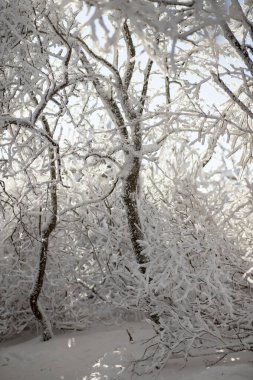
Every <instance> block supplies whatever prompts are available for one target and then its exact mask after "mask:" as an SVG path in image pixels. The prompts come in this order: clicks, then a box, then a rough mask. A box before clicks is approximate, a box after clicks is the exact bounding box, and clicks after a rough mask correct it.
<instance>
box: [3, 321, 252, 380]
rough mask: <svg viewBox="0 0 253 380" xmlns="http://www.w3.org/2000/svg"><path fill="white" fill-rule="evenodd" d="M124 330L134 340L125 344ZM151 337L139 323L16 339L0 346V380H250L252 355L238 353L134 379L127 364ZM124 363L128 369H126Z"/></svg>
mask: <svg viewBox="0 0 253 380" xmlns="http://www.w3.org/2000/svg"><path fill="white" fill-rule="evenodd" d="M127 329H128V330H129V331H130V333H131V334H132V336H133V338H134V343H132V344H131V343H130V342H129V337H128V334H127ZM152 335H153V332H152V330H151V328H150V326H149V325H148V324H146V323H144V322H131V323H130V322H128V323H124V324H123V325H121V326H104V325H100V326H95V327H91V328H89V329H87V330H86V331H82V332H80V331H79V332H73V331H68V332H64V333H60V334H59V333H58V334H57V335H56V336H55V338H54V339H53V340H50V341H48V342H42V341H41V340H40V338H39V337H36V338H31V337H29V336H27V335H26V336H25V335H23V336H21V337H19V338H16V339H12V340H9V341H7V342H4V343H2V344H1V345H0V379H1V380H113V379H118V380H137V379H142V380H155V379H157V380H253V353H252V352H239V353H236V354H231V355H230V356H227V357H226V358H225V359H224V360H223V361H220V362H219V363H218V364H216V365H214V366H211V367H208V362H210V361H215V359H216V358H217V356H212V357H202V358H192V359H190V360H189V361H188V362H187V363H186V365H185V363H184V361H183V360H182V359H171V360H170V361H169V363H168V366H167V367H166V368H164V369H163V371H162V372H161V373H160V374H151V375H143V376H141V377H140V376H135V375H133V374H132V373H131V371H130V366H129V361H131V360H133V359H137V358H139V357H140V355H141V354H142V352H143V350H144V347H145V345H144V342H145V340H146V339H147V338H150V337H151V336H152ZM127 363H128V364H127Z"/></svg>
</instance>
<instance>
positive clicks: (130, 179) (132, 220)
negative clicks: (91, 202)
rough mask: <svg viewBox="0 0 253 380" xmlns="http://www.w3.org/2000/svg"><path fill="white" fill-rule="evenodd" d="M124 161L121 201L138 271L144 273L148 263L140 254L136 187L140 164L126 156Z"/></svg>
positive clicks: (137, 159)
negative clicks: (125, 169) (124, 174)
mask: <svg viewBox="0 0 253 380" xmlns="http://www.w3.org/2000/svg"><path fill="white" fill-rule="evenodd" d="M126 161H127V162H126V165H127V166H128V168H127V174H126V177H125V178H124V182H123V201H124V206H125V210H126V215H127V222H128V228H129V233H130V239H131V243H132V247H133V251H134V255H135V257H136V260H137V262H138V264H139V265H140V271H141V272H142V273H145V271H146V267H145V264H146V263H147V262H148V258H147V257H146V256H145V255H144V254H143V253H142V250H143V248H142V245H141V241H143V240H144V236H143V232H142V227H141V221H140V216H139V210H138V204H137V187H138V180H139V175H140V164H141V163H140V159H139V158H138V157H129V156H128V157H127V158H126Z"/></svg>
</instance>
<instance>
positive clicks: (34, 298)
mask: <svg viewBox="0 0 253 380" xmlns="http://www.w3.org/2000/svg"><path fill="white" fill-rule="evenodd" d="M42 122H43V125H44V128H45V130H46V132H47V134H48V135H49V136H50V137H52V135H51V131H50V128H49V125H48V122H47V119H46V118H45V117H42ZM56 154H57V153H55V151H54V148H53V147H52V146H49V148H48V156H49V160H50V180H51V183H50V188H49V192H50V201H51V210H50V216H49V220H48V221H47V222H46V224H45V226H44V227H43V228H42V231H41V242H40V248H39V257H40V259H39V268H38V272H37V275H36V279H35V282H34V285H33V289H32V291H31V294H30V306H31V309H32V312H33V314H34V316H35V318H36V319H37V321H38V323H39V325H40V326H41V329H42V339H43V341H47V340H49V339H51V338H52V337H53V333H52V329H51V325H50V322H49V321H48V320H47V318H46V316H45V314H44V312H43V310H42V308H41V306H40V305H39V302H38V299H39V296H40V293H41V290H42V287H43V282H44V276H45V271H46V264H47V256H48V242H49V237H50V235H51V233H52V232H53V231H54V229H55V227H56V223H57V184H56V179H57V173H56V161H57V157H56Z"/></svg>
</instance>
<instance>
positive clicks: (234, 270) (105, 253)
mask: <svg viewBox="0 0 253 380" xmlns="http://www.w3.org/2000/svg"><path fill="white" fill-rule="evenodd" d="M82 4H85V3H84V2H83V3H81V2H75V1H67V2H60V1H59V2H53V1H46V0H45V1H43V2H41V1H40V2H36V1H32V0H29V1H28V0H27V1H26V2H22V3H21V2H15V1H8V2H6V4H5V5H3V6H2V13H1V17H2V19H3V25H4V26H5V29H3V31H2V30H1V34H0V35H1V39H2V40H3V41H4V45H3V46H7V47H8V49H6V51H5V50H4V52H3V63H1V85H2V91H1V94H2V98H1V111H2V115H1V117H0V126H1V137H2V140H1V172H2V176H3V180H2V182H1V184H2V185H1V186H2V189H3V195H2V196H1V205H2V208H1V209H2V212H3V214H4V215H6V216H5V218H6V222H4V223H3V229H4V231H6V232H8V239H7V240H8V244H9V246H8V247H7V243H5V245H4V247H5V250H6V251H7V253H6V254H5V256H4V257H5V263H6V266H7V267H8V268H11V264H10V263H11V261H12V258H13V257H15V254H17V252H18V254H17V256H18V260H19V264H20V268H21V269H20V271H19V276H21V277H22V276H23V277H24V278H25V277H26V278H27V277H29V276H30V277H31V267H32V269H34V265H35V263H34V261H35V255H31V256H32V259H31V258H30V259H31V261H29V260H28V261H27V262H26V264H27V263H28V262H29V263H30V262H31V263H32V264H31V265H30V269H29V265H23V262H22V260H20V257H19V254H20V253H21V252H22V254H24V253H25V255H27V253H28V252H29V254H30V253H31V252H32V253H35V252H37V259H39V268H38V271H37V272H36V275H35V276H34V275H33V277H35V283H34V286H33V288H32V293H31V295H30V304H31V308H32V311H33V313H34V315H35V317H36V318H37V320H38V321H39V323H40V325H41V327H42V333H43V339H44V340H47V339H49V338H50V337H51V332H50V326H49V322H47V319H46V316H45V314H46V313H45V314H44V313H43V312H42V308H41V306H40V304H39V302H38V300H39V297H40V299H41V300H43V304H44V305H45V307H44V309H47V310H46V311H47V313H48V314H49V316H50V319H51V321H52V324H53V326H59V325H61V326H68V327H75V326H76V325H77V324H78V323H79V324H78V326H80V324H81V326H83V325H84V324H85V323H84V316H83V313H82V311H81V310H82V306H81V305H82V304H83V302H85V305H87V307H88V312H89V313H90V314H91V313H92V312H91V309H92V307H94V309H95V310H96V311H99V310H100V309H99V308H100V305H101V303H103V304H107V305H108V304H109V305H110V307H111V308H113V307H121V308H122V307H123V308H124V309H127V310H141V311H143V312H144V313H145V314H146V315H147V316H148V317H149V318H151V320H152V321H153V324H154V328H155V330H156V332H157V335H156V338H155V341H154V345H152V347H150V350H152V349H153V348H154V349H155V352H153V351H151V352H152V355H151V356H152V358H153V362H152V363H151V365H152V366H153V367H155V366H157V365H158V366H161V365H164V364H165V363H166V360H167V359H168V357H169V356H170V355H171V354H172V353H175V352H184V353H185V355H186V356H187V355H188V354H191V353H192V352H193V350H194V349H199V347H201V346H202V345H204V346H205V347H209V348H210V347H216V346H217V345H218V346H221V347H223V348H224V349H227V348H231V349H232V348H233V349H244V348H245V347H246V346H245V345H246V344H247V345H249V347H251V346H252V341H251V340H250V336H249V335H250V333H251V331H252V321H251V319H250V318H249V315H251V314H252V310H251V306H250V302H249V299H250V284H249V281H248V282H247V279H249V276H250V272H249V271H248V262H247V261H245V260H243V259H242V256H243V255H244V253H245V252H246V251H247V250H248V249H249V245H248V244H249V242H251V237H250V234H249V233H248V232H247V237H246V238H245V236H243V233H242V231H243V230H244V231H248V229H245V228H244V227H243V225H240V226H238V213H237V211H238V210H240V212H241V214H240V219H241V218H242V216H243V215H245V214H244V213H246V214H247V213H249V212H251V207H250V203H249V202H247V204H243V203H241V200H240V199H238V198H237V197H234V198H233V197H232V196H231V194H230V193H231V191H232V190H231V189H233V191H234V189H237V188H238V185H239V182H238V181H237V180H236V184H234V183H233V180H231V178H229V176H227V175H224V173H225V171H226V170H225V168H224V165H225V164H227V161H228V159H224V152H225V151H228V152H229V154H230V155H232V156H233V154H234V153H235V151H236V150H237V151H238V150H240V149H241V146H243V145H244V146H245V152H244V153H243V155H242V160H241V164H242V167H243V168H246V167H247V165H249V163H250V160H251V148H250V147H251V145H250V143H249V134H251V124H250V123H251V122H250V121H249V119H250V118H251V110H250V99H251V92H250V91H251V77H252V73H251V53H250V51H251V48H250V46H251V42H252V41H251V20H250V14H249V10H250V9H251V8H250V5H249V4H248V3H246V2H245V3H243V4H241V3H238V2H235V3H232V5H227V3H226V2H223V1H211V2H205V1H164V0H163V1H151V0H141V1H138V2H133V1H129V2H127V3H126V2H125V1H122V2H119V1H117V2H115V1H113V0H108V1H103V2H101V1H95V0H94V1H89V3H88V4H87V7H92V8H93V14H92V15H91V16H90V18H89V16H87V17H86V18H85V15H84V10H85V8H84V9H83V8H82ZM126 5H127V6H126ZM6 20H7V21H6ZM97 21H98V22H99V25H100V26H97V25H98V23H97ZM234 22H240V27H239V28H237V30H236V31H233V30H234ZM16 30H19V36H18V37H17V34H16ZM110 44H111V46H110ZM229 56H232V57H233V65H231V64H229V63H227V62H226V58H227V57H229ZM232 77H233V78H234V77H235V79H236V80H235V83H234V84H233V85H231V83H230V81H231V78H232ZM214 86H216V87H215V89H216V90H215V91H216V92H215V93H216V94H218V96H219V97H220V96H221V94H223V96H224V99H225V100H227V103H225V105H223V104H222V100H218V101H217V102H214V103H213V104H212V105H209V104H207V103H208V102H209V101H210V97H208V96H207V95H206V94H205V91H206V89H210V88H211V89H212V91H214V90H213V88H214ZM237 87H238V88H239V89H238V92H236V91H237ZM235 120H236V122H235ZM72 134H73V135H72ZM225 134H227V135H228V136H230V135H231V136H232V139H234V148H231V147H230V145H229V142H228V143H225V142H224V138H223V136H224V135H225ZM239 141H240V143H239ZM198 143H202V146H200V144H198ZM219 146H221V147H222V148H221V149H220V150H219ZM219 154H220V157H219V164H220V166H221V168H219V170H216V168H215V167H212V162H213V161H214V160H215V158H216V159H217V157H218V155H219ZM234 157H236V156H234ZM222 159H223V160H224V162H225V164H222ZM231 162H232V161H231ZM38 173H39V174H40V178H37V176H36V174H38ZM215 176H218V180H217V181H215V178H217V177H215ZM219 182H220V183H223V184H224V189H221V187H220V186H219ZM240 185H241V191H242V194H247V196H250V195H249V194H250V191H251V184H250V180H249V177H248V179H247V185H246V186H245V185H244V184H241V183H240ZM236 186H237V187H236ZM36 197H37V199H39V202H37V203H36V201H35V199H36ZM18 210H20V211H19V213H18ZM125 231H127V233H126V232H125ZM231 231H233V233H232V232H231ZM18 238H20V242H18ZM7 240H6V242H7ZM28 241H30V243H29V244H30V245H29V244H28ZM27 244H28V245H27ZM27 246H29V249H26V247H27ZM61 254H62V255H61ZM27 256H28V255H27ZM47 262H48V264H49V265H48V266H47V271H46V263H47ZM58 267H59V268H60V269H61V271H63V275H62V278H64V276H65V277H66V278H67V284H65V286H66V290H65V288H64V286H63V280H62V279H59V278H58V275H57V270H58ZM10 270H11V269H10ZM246 272H247V275H245V276H244V278H242V275H243V273H246ZM46 274H47V275H46ZM29 281H30V280H29ZM4 283H5V285H4V289H5V293H6V294H7V295H8V296H9V293H8V284H9V283H8V279H6V278H5V279H4ZM29 283H30V282H29ZM43 289H45V293H44V294H43ZM52 290H53V291H52ZM50 291H52V294H54V296H52V297H54V302H55V304H54V305H53V306H52V307H51V306H50V305H51V304H52V300H50V298H49V296H48V294H49V293H50ZM64 291H65V293H64ZM12 295H13V294H12ZM9 297H10V296H9ZM23 297H24V296H23ZM10 298H11V297H10ZM84 299H85V301H84ZM66 305H67V306H66ZM91 305H92V306H91ZM2 309H3V310H5V309H6V304H5V303H3V305H2ZM61 310H63V314H64V318H66V320H65V322H64V323H63V322H62V321H61V320H60V317H59V315H60V314H61ZM22 311H23V309H22ZM96 311H95V314H96ZM26 313H27V311H26ZM97 314H99V312H97ZM26 315H29V313H27V314H26ZM80 321H82V323H80ZM17 324H18V329H17V330H18V331H20V330H22V328H23V326H24V324H23V323H22V324H21V323H20V321H19V322H18V323H17ZM20 326H22V327H20ZM235 333H236V336H237V337H238V339H237V340H236V342H234V334H235ZM203 342H206V343H205V344H203ZM247 347H248V346H247Z"/></svg>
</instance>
